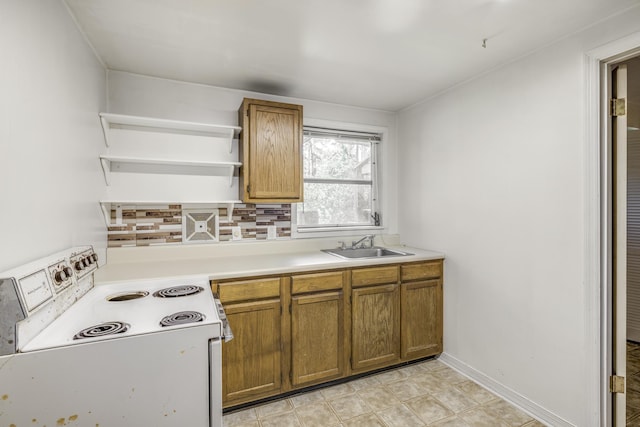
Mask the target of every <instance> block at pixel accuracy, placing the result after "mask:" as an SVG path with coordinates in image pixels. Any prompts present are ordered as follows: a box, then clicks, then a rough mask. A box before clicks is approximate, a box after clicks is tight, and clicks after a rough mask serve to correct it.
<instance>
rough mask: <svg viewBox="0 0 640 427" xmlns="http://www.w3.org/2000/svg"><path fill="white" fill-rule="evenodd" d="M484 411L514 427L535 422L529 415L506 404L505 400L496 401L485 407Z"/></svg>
mask: <svg viewBox="0 0 640 427" xmlns="http://www.w3.org/2000/svg"><path fill="white" fill-rule="evenodd" d="M484 410H485V411H487V412H488V413H490V414H492V415H495V416H497V417H499V418H500V419H501V420H502V421H504V422H505V423H507V424H508V425H510V426H512V427H520V426H522V425H523V424H526V423H528V422H530V421H533V418H531V417H530V416H529V415H527V414H525V413H524V412H522V411H520V410H519V409H517V408H515V407H514V406H512V405H510V404H509V403H507V402H505V401H504V400H502V399H500V400H496V401H494V402H490V403H487V404H485V405H484Z"/></svg>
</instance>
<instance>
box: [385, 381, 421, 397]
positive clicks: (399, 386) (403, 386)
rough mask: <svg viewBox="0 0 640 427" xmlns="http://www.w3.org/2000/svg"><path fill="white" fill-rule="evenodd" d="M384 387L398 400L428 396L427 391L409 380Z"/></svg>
mask: <svg viewBox="0 0 640 427" xmlns="http://www.w3.org/2000/svg"><path fill="white" fill-rule="evenodd" d="M385 387H386V388H387V389H388V390H389V391H390V392H391V393H393V395H394V396H395V397H397V398H398V400H401V401H403V402H404V401H405V400H410V399H414V398H416V397H420V396H424V395H425V394H428V391H427V390H425V389H424V387H421V386H420V385H419V384H417V383H415V382H414V381H412V380H411V379H404V380H400V381H396V382H393V383H388V384H385Z"/></svg>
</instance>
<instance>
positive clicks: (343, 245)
mask: <svg viewBox="0 0 640 427" xmlns="http://www.w3.org/2000/svg"><path fill="white" fill-rule="evenodd" d="M338 247H339V248H340V249H342V250H345V249H347V244H346V243H345V242H338Z"/></svg>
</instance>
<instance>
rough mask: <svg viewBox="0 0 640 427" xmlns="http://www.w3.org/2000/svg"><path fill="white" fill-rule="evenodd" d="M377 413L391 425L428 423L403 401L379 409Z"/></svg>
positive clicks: (398, 426)
mask: <svg viewBox="0 0 640 427" xmlns="http://www.w3.org/2000/svg"><path fill="white" fill-rule="evenodd" d="M376 415H378V417H379V418H380V419H381V420H382V421H383V422H384V423H385V424H386V425H387V426H389V427H408V426H411V427H417V426H424V425H426V424H425V423H424V422H422V420H420V418H418V417H417V416H416V414H414V413H413V412H411V410H410V409H409V408H408V407H406V406H405V405H404V404H402V403H400V404H397V405H393V406H390V407H388V408H386V409H383V410H382V411H378V412H376Z"/></svg>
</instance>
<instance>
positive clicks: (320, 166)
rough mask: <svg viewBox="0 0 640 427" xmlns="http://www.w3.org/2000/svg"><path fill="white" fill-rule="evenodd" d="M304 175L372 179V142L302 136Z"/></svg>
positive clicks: (310, 176)
mask: <svg viewBox="0 0 640 427" xmlns="http://www.w3.org/2000/svg"><path fill="white" fill-rule="evenodd" d="M302 152H303V158H304V177H305V178H331V179H363V180H370V179H371V142H367V141H349V140H340V139H332V138H318V137H309V136H305V138H304V146H303V151H302Z"/></svg>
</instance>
